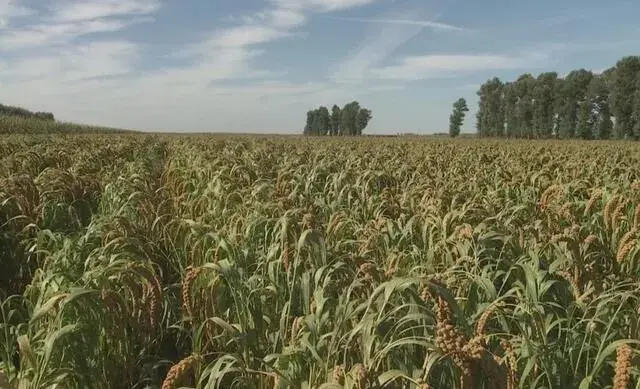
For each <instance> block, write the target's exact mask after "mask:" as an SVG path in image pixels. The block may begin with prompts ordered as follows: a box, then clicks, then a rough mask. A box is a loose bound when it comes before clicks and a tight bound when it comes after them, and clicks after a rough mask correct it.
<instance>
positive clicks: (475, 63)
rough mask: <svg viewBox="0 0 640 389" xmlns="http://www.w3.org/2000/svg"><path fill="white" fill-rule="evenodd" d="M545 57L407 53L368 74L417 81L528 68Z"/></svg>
mask: <svg viewBox="0 0 640 389" xmlns="http://www.w3.org/2000/svg"><path fill="white" fill-rule="evenodd" d="M547 58H548V57H547V55H545V54H544V53H538V52H532V53H525V54H522V55H502V54H432V55H422V56H409V57H406V58H404V59H402V60H401V61H399V63H397V64H395V65H390V66H384V67H380V68H376V69H372V70H371V75H372V76H374V77H377V78H383V79H393V80H407V81H408V80H420V79H429V78H436V77H446V76H450V75H454V74H460V73H472V72H477V71H484V70H504V69H521V68H531V67H535V66H536V65H540V63H541V61H544V60H546V59H547Z"/></svg>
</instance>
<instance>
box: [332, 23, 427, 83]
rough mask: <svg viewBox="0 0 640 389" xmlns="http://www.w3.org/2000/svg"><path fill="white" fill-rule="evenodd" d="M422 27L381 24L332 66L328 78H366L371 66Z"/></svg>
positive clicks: (360, 79)
mask: <svg viewBox="0 0 640 389" xmlns="http://www.w3.org/2000/svg"><path fill="white" fill-rule="evenodd" d="M423 28H424V27H423V26H419V25H392V24H386V25H381V26H380V28H379V29H377V30H376V31H375V32H374V33H373V34H371V35H369V36H368V37H367V39H366V40H365V41H364V42H362V43H361V44H360V46H359V47H358V48H357V49H355V50H354V51H353V52H352V53H350V54H349V55H348V56H347V57H346V58H343V59H342V60H340V61H339V62H337V63H336V64H334V65H333V66H332V69H331V74H330V78H331V79H332V80H334V81H337V82H359V81H362V80H363V79H366V78H368V77H369V72H370V71H371V69H372V68H373V67H375V66H376V65H377V64H378V63H380V62H381V61H383V60H384V59H386V58H387V57H388V56H389V55H391V54H392V53H393V52H395V51H396V50H397V49H398V48H399V47H400V46H401V45H403V44H404V43H406V42H407V41H409V40H410V39H412V38H414V37H415V36H417V35H418V34H419V33H420V32H421V31H422V29H423Z"/></svg>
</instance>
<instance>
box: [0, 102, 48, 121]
mask: <svg viewBox="0 0 640 389" xmlns="http://www.w3.org/2000/svg"><path fill="white" fill-rule="evenodd" d="M0 115H3V116H17V117H22V118H32V119H42V120H47V121H55V118H54V116H53V114H52V113H51V112H31V111H29V110H28V109H24V108H21V107H12V106H10V105H4V104H0Z"/></svg>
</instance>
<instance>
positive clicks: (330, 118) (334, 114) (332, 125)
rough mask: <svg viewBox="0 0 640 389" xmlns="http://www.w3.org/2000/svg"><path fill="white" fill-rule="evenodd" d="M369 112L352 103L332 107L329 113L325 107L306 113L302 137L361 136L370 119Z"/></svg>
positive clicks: (357, 103)
mask: <svg viewBox="0 0 640 389" xmlns="http://www.w3.org/2000/svg"><path fill="white" fill-rule="evenodd" d="M372 117H373V116H372V114H371V111H370V110H368V109H366V108H364V107H361V106H360V103H359V102H357V101H352V102H350V103H348V104H345V105H344V107H342V108H340V107H339V106H337V105H334V106H333V107H332V108H331V112H329V109H328V108H327V107H324V106H322V107H320V108H318V109H314V110H311V111H309V112H307V124H306V125H305V126H304V131H303V133H304V135H330V136H337V135H346V136H350V135H362V131H363V130H364V129H365V128H366V127H367V125H368V124H369V121H370V120H371V118H372Z"/></svg>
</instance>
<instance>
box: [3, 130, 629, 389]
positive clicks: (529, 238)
mask: <svg viewBox="0 0 640 389" xmlns="http://www.w3.org/2000/svg"><path fill="white" fill-rule="evenodd" d="M639 233H640V148H638V145H637V144H635V143H631V142H629V143H627V142H615V141H607V142H599V141H598V142H584V141H507V140H486V139H483V140H479V139H467V140H455V141H451V140H446V139H425V138H418V137H415V138H412V137H408V138H369V137H360V138H359V139H353V138H340V139H338V138H334V137H323V138H314V137H304V138H303V137H285V136H280V137H277V136H273V137H266V136H264V137H258V136H205V135H185V136H179V135H155V134H103V135H96V134H92V135H82V134H75V135H71V134H69V135H61V134H58V135H55V136H54V135H20V136H18V135H7V136H4V137H3V138H1V139H0V298H1V303H0V308H1V309H0V370H1V371H2V373H1V374H0V378H1V379H2V380H4V381H6V382H5V383H4V384H3V383H0V387H3V388H4V387H10V388H15V389H45V388H47V389H49V388H59V389H84V388H92V389H130V388H135V389H143V388H158V389H159V388H161V389H171V388H180V387H186V388H199V389H200V388H238V389H245V388H246V389H252V388H259V389H264V388H269V389H271V388H301V389H339V388H350V389H365V388H390V389H400V388H402V389H405V388H406V389H408V388H412V389H413V388H415V389H426V388H434V389H439V388H461V389H471V388H487V389H493V388H509V389H511V388H548V389H551V388H580V389H587V388H615V389H623V388H633V387H635V388H638V387H640V379H639V378H640V368H639V367H638V365H639V363H638V362H640V356H639V355H638V351H640V301H639V300H640V280H639V279H638V275H639V274H640V254H639V252H640V245H638V244H637V243H638V237H639V236H640V235H639ZM3 385H5V386H3Z"/></svg>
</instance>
